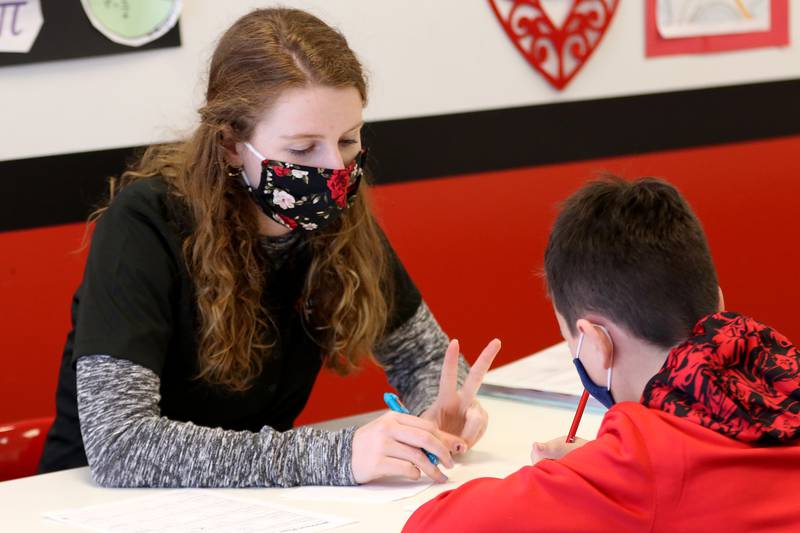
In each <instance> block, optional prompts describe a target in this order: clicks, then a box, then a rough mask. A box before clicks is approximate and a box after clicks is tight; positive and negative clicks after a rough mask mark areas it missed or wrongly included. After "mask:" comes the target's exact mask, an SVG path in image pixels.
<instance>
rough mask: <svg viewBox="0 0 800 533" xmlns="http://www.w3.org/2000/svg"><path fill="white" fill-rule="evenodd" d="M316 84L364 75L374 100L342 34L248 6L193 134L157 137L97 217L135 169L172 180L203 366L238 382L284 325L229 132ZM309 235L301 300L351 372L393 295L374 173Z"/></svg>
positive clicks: (362, 87) (205, 374)
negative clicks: (274, 308) (233, 166)
mask: <svg viewBox="0 0 800 533" xmlns="http://www.w3.org/2000/svg"><path fill="white" fill-rule="evenodd" d="M313 85H319V86H325V87H335V88H347V87H354V88H355V89H357V90H358V92H359V94H360V95H361V98H362V100H363V102H364V103H365V104H366V100H367V83H366V79H365V75H364V73H363V70H362V67H361V64H360V63H359V61H358V59H357V58H356V56H355V54H354V53H353V51H352V50H351V49H350V47H349V46H348V44H347V41H346V40H345V38H344V36H343V35H341V34H340V33H339V32H338V31H336V30H335V29H333V28H331V27H330V26H328V25H327V24H325V23H324V22H322V21H321V20H320V19H318V18H317V17H314V16H313V15H311V14H309V13H306V12H304V11H300V10H295V9H284V8H273V9H259V10H256V11H253V12H251V13H249V14H247V15H245V16H243V17H242V18H240V19H239V20H237V21H236V22H235V23H234V24H233V25H232V26H231V27H230V28H229V29H228V30H227V31H226V32H225V33H224V34H223V36H222V37H221V38H220V40H219V43H218V44H217V47H216V49H215V51H214V54H213V57H212V59H211V65H210V69H209V74H208V89H207V91H206V102H205V105H204V106H203V107H202V108H201V109H200V110H199V113H200V124H199V126H198V127H197V129H196V130H195V131H194V133H193V134H192V135H191V136H190V137H189V138H188V139H187V140H185V141H183V142H179V143H173V144H163V145H154V146H151V147H149V148H148V149H147V150H146V151H145V152H144V154H143V155H142V156H141V158H139V160H138V161H137V162H136V163H135V164H134V165H132V166H131V167H130V168H128V170H126V171H125V172H124V173H123V174H122V175H121V176H120V177H119V179H117V180H114V179H112V182H111V187H110V190H109V202H108V204H106V206H105V207H103V208H101V209H98V210H97V211H95V213H93V214H92V216H91V217H90V222H91V221H94V220H96V219H98V218H99V217H100V216H101V215H102V213H103V211H105V209H107V207H108V205H109V204H110V203H111V202H113V199H114V197H115V195H116V194H117V193H118V192H119V190H121V189H122V188H124V187H125V186H126V185H128V184H130V183H131V182H132V181H135V180H139V179H149V178H153V177H156V176H157V177H161V178H163V179H165V180H166V181H167V183H168V185H169V186H170V187H169V188H170V191H171V194H172V195H173V196H174V197H176V198H177V199H178V200H179V202H180V204H181V205H182V207H183V208H185V211H186V212H187V213H188V215H189V219H190V221H191V230H190V232H189V233H188V234H187V236H186V237H185V238H184V240H183V254H184V257H185V260H186V264H187V268H188V270H189V272H190V275H191V276H192V280H193V283H194V287H195V291H196V301H197V307H198V315H199V321H200V330H199V339H198V363H199V364H198V368H199V372H198V376H197V377H198V378H200V379H203V380H205V381H207V382H209V383H212V384H217V385H221V386H225V387H228V388H230V389H231V390H235V391H242V390H246V389H247V388H249V387H250V386H251V384H252V381H253V379H254V378H255V377H257V376H258V375H259V374H260V373H261V371H262V368H263V362H264V360H265V358H267V357H269V356H270V354H271V352H272V349H273V348H274V346H275V342H274V339H275V337H276V336H277V333H278V332H277V331H275V322H274V321H273V320H272V317H271V316H270V312H269V310H268V309H266V308H265V307H264V306H262V303H261V297H262V293H263V292H264V291H268V290H269V287H267V286H265V285H266V281H265V279H266V274H267V269H268V268H269V267H268V262H267V261H265V260H264V257H263V253H264V252H263V251H262V249H263V246H262V245H261V243H260V239H261V237H260V235H259V233H258V226H257V219H256V215H255V209H254V205H253V201H252V199H251V198H250V196H249V194H248V192H247V190H246V189H245V188H244V187H242V186H241V185H242V184H241V176H238V175H236V174H235V173H232V172H230V168H229V166H228V164H227V162H226V157H225V149H224V146H223V139H226V142H228V140H229V139H231V138H232V140H233V142H241V141H245V140H248V139H249V138H250V136H251V135H252V133H253V130H254V128H255V125H256V122H257V119H258V117H260V116H263V113H264V111H265V110H266V109H268V108H269V106H270V105H271V104H272V103H273V102H274V101H275V100H276V99H277V98H278V97H279V96H280V95H281V93H282V92H283V91H285V90H286V89H290V88H296V87H305V86H313ZM306 239H307V246H309V247H310V250H311V257H312V258H311V263H310V267H309V270H308V272H307V275H306V278H305V282H304V286H303V294H302V295H301V301H302V302H313V308H311V309H310V312H308V311H309V310H308V309H306V311H307V312H306V313H304V315H305V316H306V320H307V322H308V324H307V330H308V331H310V332H311V335H312V336H313V337H314V339H315V341H316V342H317V343H318V344H319V346H320V348H321V350H322V354H323V358H324V364H325V366H326V367H328V368H331V369H333V370H335V371H337V372H338V373H340V374H347V373H349V372H351V371H352V370H354V369H355V368H357V367H358V366H359V362H360V361H361V360H362V359H364V358H365V357H369V356H371V354H372V350H373V347H374V345H375V343H376V341H377V340H378V339H379V337H380V336H381V335H382V334H383V332H384V329H385V327H386V323H387V320H388V315H389V310H390V308H391V305H392V293H393V286H392V283H391V281H392V279H393V276H392V275H391V272H389V270H390V268H391V267H390V264H389V260H388V253H387V252H388V251H387V248H386V243H385V242H384V240H383V237H382V234H381V232H380V229H379V228H378V226H377V223H376V222H375V219H374V218H373V216H372V214H371V211H370V208H369V201H368V188H367V187H366V185H365V183H364V180H362V184H361V186H360V190H359V194H358V195H357V197H356V199H355V202H354V203H353V205H351V206H350V207H349V208H348V209H347V210H346V211H345V212H344V213H343V214H342V216H340V217H339V218H338V219H337V220H336V221H335V222H333V223H331V224H330V225H329V226H327V227H326V228H324V229H322V230H318V231H315V232H310V233H309V234H308V235H307V237H306ZM308 326H310V327H308ZM271 339H273V340H271Z"/></svg>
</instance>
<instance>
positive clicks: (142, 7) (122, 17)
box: [81, 0, 182, 46]
mask: <svg viewBox="0 0 800 533" xmlns="http://www.w3.org/2000/svg"><path fill="white" fill-rule="evenodd" d="M81 4H82V5H83V9H84V11H86V15H87V16H88V17H89V20H90V21H91V23H92V26H94V27H95V29H97V31H99V32H100V33H102V34H103V35H105V36H106V37H108V38H109V39H111V40H112V41H114V42H115V43H118V44H124V45H127V46H142V45H143V44H147V43H149V42H152V41H155V40H156V39H158V38H159V37H161V36H162V35H164V34H165V33H167V32H168V31H169V30H170V29H172V27H173V26H175V23H176V22H177V21H178V16H179V15H180V12H181V5H182V0H81Z"/></svg>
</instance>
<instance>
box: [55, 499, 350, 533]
mask: <svg viewBox="0 0 800 533" xmlns="http://www.w3.org/2000/svg"><path fill="white" fill-rule="evenodd" d="M44 516H45V517H46V518H50V519H52V520H56V521H58V522H61V523H63V524H67V525H70V526H76V527H82V528H87V529H91V530H93V531H102V532H113V533H118V532H119V533H151V532H152V533H156V532H158V533H184V532H195V531H196V532H200V531H202V532H203V533H211V532H215V531H219V532H229V531H247V532H248V533H259V532H268V531H269V532H289V531H303V532H311V531H324V530H326V529H332V528H335V527H339V526H342V525H345V524H351V523H353V522H356V520H352V519H350V518H344V517H340V516H331V515H323V514H319V513H311V512H308V511H304V510H300V509H293V508H291V507H284V506H280V505H274V504H271V503H263V502H260V501H257V500H251V499H244V498H239V497H232V496H227V495H223V494H219V493H212V492H208V491H203V490H175V491H169V492H159V493H157V494H152V495H149V496H142V497H139V498H131V499H128V500H123V501H119V502H113V503H108V504H100V505H92V506H89V507H81V508H77V509H68V510H64V511H54V512H48V513H44Z"/></svg>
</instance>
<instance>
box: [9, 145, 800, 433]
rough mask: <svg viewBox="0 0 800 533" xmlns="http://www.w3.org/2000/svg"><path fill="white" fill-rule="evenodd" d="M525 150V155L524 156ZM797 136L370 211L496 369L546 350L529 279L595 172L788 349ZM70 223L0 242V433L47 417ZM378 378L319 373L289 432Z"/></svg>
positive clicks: (546, 324) (391, 201) (376, 385)
mask: <svg viewBox="0 0 800 533" xmlns="http://www.w3.org/2000/svg"><path fill="white" fill-rule="evenodd" d="M532 149H535V146H533V147H532ZM798 153H800V137H790V138H785V139H777V140H769V141H759V142H751V143H742V144H734V145H725V146H719V147H709V148H698V149H689V150H678V151H672V152H661V153H654V154H647V155H642V156H627V157H617V158H610V159H602V160H595V161H587V162H581V163H570V164H563V165H555V166H548V167H537V168H526V169H516V170H511V171H502V172H491V173H484V174H476V175H468V176H457V177H451V178H446V179H438V180H425V181H418V182H409V183H403V184H397V185H385V186H380V187H377V188H376V189H375V191H374V198H375V204H376V210H377V211H378V214H379V216H380V218H381V219H382V221H383V223H384V226H385V228H386V231H387V233H388V235H389V237H390V238H391V240H392V243H393V244H394V246H395V248H396V249H397V251H398V253H399V254H400V257H401V258H402V259H403V261H404V262H405V264H406V266H407V268H408V270H409V271H410V272H411V275H412V276H413V277H414V279H415V281H416V282H417V284H418V286H419V287H420V289H421V291H422V293H423V295H424V297H425V299H426V300H427V301H428V304H429V305H430V307H431V308H432V309H433V312H434V314H435V315H436V316H437V318H438V319H439V321H440V323H441V324H442V326H443V327H444V329H445V331H447V332H448V333H449V334H450V335H451V336H453V337H457V338H459V339H460V340H461V344H462V348H463V350H464V351H465V353H466V355H467V358H468V359H470V360H472V359H474V357H475V356H476V355H477V352H478V351H479V350H480V349H481V348H482V347H483V345H484V344H485V343H486V342H488V341H489V340H490V339H491V338H493V337H495V336H496V337H499V338H500V339H502V340H503V350H502V352H501V354H500V355H499V356H498V359H497V363H498V364H501V363H504V362H508V361H511V360H513V359H516V358H518V357H521V356H524V355H526V354H529V353H531V352H534V351H536V350H538V349H540V348H543V347H545V346H547V345H549V344H552V343H554V342H556V341H558V340H559V337H558V330H557V328H556V325H555V321H554V319H553V317H552V312H551V309H550V304H549V302H548V301H547V300H546V299H545V297H544V291H543V284H542V281H541V279H540V278H539V277H538V272H539V271H540V269H541V267H542V254H543V251H544V245H545V241H546V238H547V232H548V229H549V226H550V224H551V222H552V220H553V218H554V216H555V213H556V209H557V204H558V202H559V201H560V200H562V199H563V198H564V197H566V196H567V195H568V194H569V193H570V192H571V191H573V190H574V189H576V188H577V187H579V186H580V184H581V183H582V182H583V181H584V180H586V179H587V178H590V177H592V176H594V175H596V173H598V172H601V171H610V172H614V173H618V174H621V175H624V176H626V177H638V176H643V175H655V176H660V177H664V178H666V179H668V180H670V181H671V182H672V183H674V184H675V185H677V186H678V187H679V188H680V189H681V191H682V192H683V193H684V195H685V196H686V197H687V198H688V200H689V201H690V202H691V204H692V205H693V206H694V208H695V210H696V212H697V214H698V215H699V216H700V218H701V220H702V221H703V223H704V226H705V229H706V233H707V235H708V238H709V241H710V243H711V250H712V253H713V254H714V259H715V261H716V264H717V269H718V272H719V277H720V283H721V285H722V288H723V290H724V292H725V300H726V303H727V307H728V308H729V309H732V310H738V311H741V312H745V313H747V314H750V315H753V316H755V317H757V318H759V319H760V320H762V321H764V322H767V323H769V324H770V325H772V326H774V327H776V328H777V329H779V330H780V331H782V332H783V333H785V334H786V335H788V336H789V338H792V339H795V340H797V339H800V324H798V322H797V320H796V316H795V315H796V313H795V311H794V303H795V302H796V301H798V300H800V298H799V297H800V284H798V282H797V277H796V272H797V265H798V264H800V252H798V241H799V240H800V236H798V232H797V229H798V224H797V222H796V219H797V216H796V213H797V200H798V197H800V158H798V156H797V154H798ZM82 234H83V224H72V225H67V226H59V227H50V228H43V229H36V230H27V231H18V232H8V233H2V234H0V250H2V251H3V255H2V259H0V294H2V303H3V320H2V322H0V324H2V325H0V328H2V332H0V333H2V334H0V355H1V356H2V358H3V367H2V368H3V370H2V373H0V423H2V422H5V421H10V420H15V419H20V418H25V417H33V416H41V415H46V414H49V413H52V412H53V409H54V400H53V391H54V390H55V382H56V373H57V369H58V364H59V361H60V358H61V349H62V343H63V341H64V337H65V335H66V333H67V331H68V327H69V306H70V299H71V296H72V293H73V291H74V289H75V288H76V287H77V285H78V283H79V281H80V277H81V270H82V265H83V260H84V254H77V255H75V254H72V253H71V251H72V250H74V249H76V248H77V247H78V246H79V244H80V239H81V236H82ZM387 387H388V385H387V384H386V380H385V378H384V377H383V376H382V374H381V372H380V370H379V369H376V368H369V369H366V370H365V371H363V372H362V373H361V374H360V375H358V376H355V377H350V378H347V379H342V378H338V377H335V376H333V375H331V374H328V373H325V374H323V375H321V377H320V379H319V380H318V383H317V386H316V388H315V390H314V393H313V394H312V397H311V399H310V401H309V405H308V407H307V408H306V410H305V412H304V413H303V414H302V415H301V417H300V420H299V422H301V423H305V422H310V421H314V420H321V419H325V418H331V417H335V416H344V415H346V414H352V413H356V412H360V411H364V410H368V409H378V408H380V407H381V405H382V402H381V393H382V392H383V391H384V390H386V389H387Z"/></svg>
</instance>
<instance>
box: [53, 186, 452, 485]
mask: <svg viewBox="0 0 800 533" xmlns="http://www.w3.org/2000/svg"><path fill="white" fill-rule="evenodd" d="M171 198H172V196H171V195H170V194H168V191H167V187H166V185H165V183H164V182H163V181H162V180H159V179H152V180H143V181H139V182H135V183H134V184H132V185H130V186H129V187H127V188H126V189H125V190H124V191H123V192H122V193H121V194H120V195H119V196H118V197H117V198H116V199H115V201H114V202H113V203H112V206H111V207H110V208H109V210H108V211H107V212H106V213H105V214H104V216H103V217H102V218H101V219H100V221H99V222H98V224H97V227H96V228H95V232H94V235H93V239H92V247H91V250H90V254H89V259H88V261H87V265H86V272H85V274H84V280H83V283H82V284H81V287H80V288H79V289H78V291H77V292H76V295H75V298H74V300H73V309H72V311H73V330H72V332H71V333H70V334H69V336H68V339H67V343H66V346H65V350H64V356H63V361H62V365H61V372H60V375H59V387H58V392H57V402H56V404H57V405H56V407H57V416H56V421H55V423H54V425H53V428H52V429H51V431H50V433H49V434H48V439H47V442H46V445H45V451H44V454H43V458H42V464H41V468H40V470H41V471H43V472H46V471H53V470H58V469H62V468H70V467H74V466H82V465H86V464H87V460H88V464H89V465H90V467H91V472H92V476H93V478H94V479H95V480H96V481H97V482H98V483H100V484H102V485H104V486H125V487H144V486H147V487H181V486H184V487H185V486H192V487H211V486H214V487H243V486H291V485H300V484H339V485H342V484H353V483H354V482H355V481H354V480H353V475H352V471H351V450H352V448H351V446H352V438H353V432H354V429H355V428H347V429H344V430H340V431H323V430H318V429H312V428H309V427H300V428H296V429H292V425H293V421H294V419H295V418H296V417H297V415H298V414H299V413H300V411H301V410H302V408H303V407H304V405H305V403H306V401H307V399H308V396H309V394H310V392H311V387H312V385H313V383H314V381H315V379H316V376H317V374H318V372H319V370H320V367H321V362H322V358H321V354H320V350H319V347H318V346H317V345H316V344H315V343H314V342H313V339H311V338H310V337H309V335H308V333H307V331H306V329H307V328H306V327H305V325H304V323H303V322H301V320H300V316H299V312H298V311H297V300H298V297H299V295H300V292H301V287H302V281H303V278H304V275H305V271H306V270H305V268H306V267H307V262H306V261H307V260H308V258H306V257H304V253H303V249H304V247H303V243H302V238H301V237H298V236H296V235H293V236H291V237H287V238H278V239H265V241H264V249H265V251H266V256H267V259H268V260H269V261H270V263H271V264H270V268H269V269H268V272H269V274H267V275H268V276H269V278H268V280H267V286H268V287H270V290H269V291H267V292H268V294H265V297H264V305H267V306H269V308H270V310H271V312H272V316H273V317H275V319H276V322H277V326H278V328H277V329H278V331H279V332H280V334H278V335H276V337H275V338H274V339H273V340H274V341H275V342H276V343H277V349H276V350H275V352H274V355H273V356H272V357H270V359H269V360H268V361H267V363H266V364H265V367H264V371H263V372H262V374H261V376H260V377H259V378H258V379H257V380H256V382H255V385H254V386H253V387H251V389H249V390H248V391H245V392H243V393H232V392H229V391H227V390H225V389H222V388H219V387H214V386H211V385H208V384H206V383H204V382H201V381H198V380H196V379H195V378H194V376H195V375H196V370H197V367H196V358H195V354H196V331H197V327H198V326H197V318H196V313H197V310H196V304H195V303H194V292H193V287H192V284H191V280H190V278H189V275H188V272H187V271H186V269H185V266H184V263H183V261H182V251H181V248H180V243H181V240H182V238H183V236H184V235H185V233H183V232H185V227H186V224H185V222H182V220H185V219H183V218H182V217H180V216H179V215H176V213H180V209H179V208H178V207H176V205H175V203H174V201H173V200H171ZM389 252H390V256H391V257H392V259H393V264H394V270H395V282H396V283H395V285H396V294H395V302H396V304H395V306H394V310H393V314H392V316H391V318H390V321H389V327H388V328H387V331H388V333H387V335H386V336H385V337H384V338H383V339H382V340H381V341H380V343H379V344H378V346H376V350H375V357H376V359H377V360H378V362H379V363H381V365H382V366H383V367H384V368H385V370H386V373H387V375H388V377H389V381H390V383H391V384H392V385H393V386H394V387H396V388H397V390H398V391H399V393H400V395H401V397H402V398H403V400H404V401H405V402H406V404H407V405H408V407H409V409H411V410H412V412H421V411H422V410H424V408H425V407H427V406H428V405H430V403H431V402H432V401H433V399H434V398H435V396H436V393H437V388H438V380H439V371H440V368H441V362H442V356H443V354H444V351H445V349H446V346H447V342H448V339H447V337H446V335H445V334H444V333H443V332H442V330H441V328H440V327H439V326H438V324H437V323H436V321H435V319H434V318H433V316H432V314H431V313H430V310H429V309H428V307H427V306H426V305H425V303H424V302H423V301H422V299H421V297H420V295H419V292H418V291H417V289H416V287H415V286H414V284H413V282H412V281H411V279H410V278H409V276H408V274H407V273H406V271H405V269H404V268H403V266H402V264H401V263H400V261H399V260H398V259H397V257H396V255H395V254H394V252H393V251H392V250H391V247H389ZM312 312H313V307H312ZM275 354H277V355H275ZM466 372H467V365H466V362H465V361H464V360H463V358H462V359H461V361H460V372H459V377H460V380H461V381H463V379H464V377H465V376H466Z"/></svg>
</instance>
